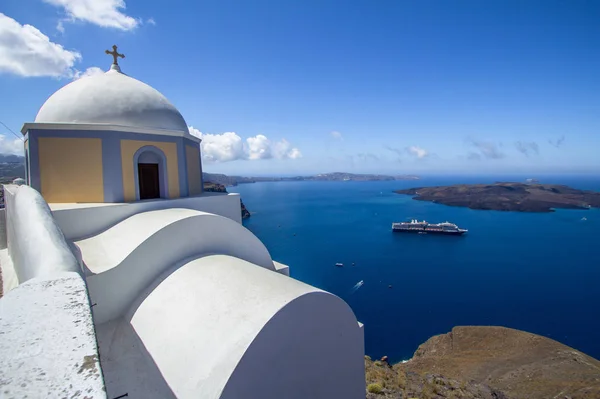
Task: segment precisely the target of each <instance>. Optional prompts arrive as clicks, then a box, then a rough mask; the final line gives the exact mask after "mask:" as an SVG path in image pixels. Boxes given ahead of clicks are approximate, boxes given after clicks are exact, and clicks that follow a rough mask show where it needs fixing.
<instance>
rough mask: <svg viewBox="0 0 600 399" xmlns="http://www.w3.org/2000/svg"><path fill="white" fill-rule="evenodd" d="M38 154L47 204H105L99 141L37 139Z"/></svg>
mask: <svg viewBox="0 0 600 399" xmlns="http://www.w3.org/2000/svg"><path fill="white" fill-rule="evenodd" d="M38 152H39V168H40V183H41V188H42V196H43V197H44V199H45V200H46V202H50V203H60V202H63V203H64V202H104V182H103V176H102V140H101V139H94V138H56V137H40V138H39V139H38Z"/></svg>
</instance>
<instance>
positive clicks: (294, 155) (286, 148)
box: [273, 139, 302, 159]
mask: <svg viewBox="0 0 600 399" xmlns="http://www.w3.org/2000/svg"><path fill="white" fill-rule="evenodd" d="M273 154H274V155H275V158H278V159H298V158H302V153H301V152H300V150H299V149H297V148H293V147H292V144H291V143H290V142H289V141H287V140H286V139H282V140H281V141H278V142H276V143H275V145H274V146H273Z"/></svg>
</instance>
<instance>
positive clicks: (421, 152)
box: [406, 145, 429, 159]
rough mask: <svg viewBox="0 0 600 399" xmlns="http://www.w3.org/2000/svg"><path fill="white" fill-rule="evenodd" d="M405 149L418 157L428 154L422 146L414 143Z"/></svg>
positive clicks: (421, 157)
mask: <svg viewBox="0 0 600 399" xmlns="http://www.w3.org/2000/svg"><path fill="white" fill-rule="evenodd" d="M406 151H407V152H408V153H409V154H411V155H414V156H416V157H417V158H419V159H423V158H425V157H426V156H428V155H429V153H428V152H427V150H425V149H424V148H421V147H418V146H416V145H413V146H410V147H407V148H406Z"/></svg>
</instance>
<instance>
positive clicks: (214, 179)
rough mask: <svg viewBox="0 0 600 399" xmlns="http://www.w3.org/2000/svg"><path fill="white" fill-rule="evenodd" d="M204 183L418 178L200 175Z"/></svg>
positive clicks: (342, 174) (340, 174)
mask: <svg viewBox="0 0 600 399" xmlns="http://www.w3.org/2000/svg"><path fill="white" fill-rule="evenodd" d="M202 176H203V178H204V181H209V182H211V183H219V184H223V185H224V186H237V185H238V184H245V183H258V182H276V181H393V180H419V176H414V175H398V176H388V175H370V174H355V173H345V172H334V173H322V174H318V175H312V176H294V177H244V176H227V175H223V174H217V173H202Z"/></svg>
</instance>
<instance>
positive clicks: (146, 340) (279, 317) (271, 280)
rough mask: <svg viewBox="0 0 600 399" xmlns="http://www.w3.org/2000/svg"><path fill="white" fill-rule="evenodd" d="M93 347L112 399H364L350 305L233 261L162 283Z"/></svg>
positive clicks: (205, 265)
mask: <svg viewBox="0 0 600 399" xmlns="http://www.w3.org/2000/svg"><path fill="white" fill-rule="evenodd" d="M157 320H160V322H157ZM98 337H99V345H100V351H101V354H102V356H101V359H102V366H103V369H104V371H105V379H106V386H107V391H108V394H109V396H111V395H117V394H119V393H123V392H135V395H136V397H144V398H147V399H153V398H171V397H177V398H207V399H208V398H211V399H212V398H223V399H229V398H249V399H252V398H257V399H258V398H260V399H269V398H278V399H279V398H290V399H296V398H297V399H306V398H317V399H318V398H323V399H325V398H327V399H329V398H345V399H346V398H348V399H353V398H364V392H365V390H364V389H365V386H364V384H365V383H364V358H363V356H364V347H363V332H362V329H361V328H359V325H358V323H357V321H356V319H355V317H354V314H353V313H352V311H351V309H350V308H349V307H348V305H347V304H346V303H345V302H343V301H342V300H341V299H339V298H337V297H336V296H334V295H331V294H329V293H326V292H323V291H321V290H318V289H316V288H314V287H311V286H309V285H306V284H304V283H301V282H299V281H296V280H293V279H291V278H288V277H285V276H283V275H281V274H278V273H273V272H271V271H269V270H266V269H264V268H261V267H257V266H255V265H253V264H251V263H248V262H246V261H243V260H241V259H237V258H234V257H231V256H224V255H211V256H205V257H203V258H200V259H196V260H193V261H191V262H189V263H187V264H185V265H184V266H182V267H180V268H178V269H176V270H175V271H173V272H170V271H169V272H167V273H165V274H164V275H163V276H161V277H160V278H159V279H157V280H156V281H155V282H154V283H153V284H152V285H151V286H150V287H149V288H148V289H147V290H146V291H145V292H144V293H143V294H142V295H141V296H140V298H138V300H136V303H135V304H134V306H133V307H132V308H131V310H130V312H129V314H128V316H127V317H126V318H124V319H119V320H114V321H112V322H109V323H106V324H104V325H100V326H98ZM147 375H152V376H153V378H152V381H151V382H150V381H147Z"/></svg>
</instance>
